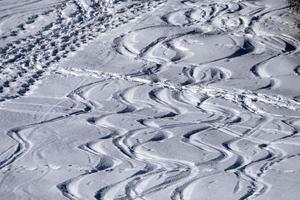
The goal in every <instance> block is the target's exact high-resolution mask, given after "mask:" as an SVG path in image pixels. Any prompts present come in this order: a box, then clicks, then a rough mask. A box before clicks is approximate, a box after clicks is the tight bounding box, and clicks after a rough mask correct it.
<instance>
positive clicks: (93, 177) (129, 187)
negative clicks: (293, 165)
mask: <svg viewBox="0 0 300 200" xmlns="http://www.w3.org/2000/svg"><path fill="white" fill-rule="evenodd" d="M25 2H26V1H24V2H22V3H20V4H17V5H16V7H17V8H19V9H20V10H22V8H23V7H24V6H25V7H26V6H28V5H30V4H32V5H35V4H36V3H39V2H42V0H41V1H27V3H28V4H27V3H25ZM0 5H1V0H0ZM268 5H269V4H268ZM172 6H173V7H172ZM164 8H167V9H166V10H163V9H164ZM170 8H172V9H170ZM175 8H176V9H175ZM5 9H8V10H9V9H12V7H10V6H7V8H6V7H5V8H4V9H3V11H5ZM287 9H288V6H287V5H280V6H278V7H277V6H276V5H275V6H274V7H273V6H263V3H261V4H259V3H256V1H246V0H244V1H243V0H234V1H227V0H221V1H214V0H203V1H193V0H182V1H174V2H172V1H165V0H153V1H134V0H132V1H129V0H128V1H109V0H108V1H98V0H69V1H61V2H57V3H54V6H49V7H47V9H41V10H42V11H39V12H40V13H39V14H35V15H31V16H29V17H27V18H26V20H25V21H24V22H20V24H18V25H16V27H15V28H12V29H11V30H10V31H8V32H7V33H1V32H0V33H1V34H0V41H5V42H3V43H5V45H2V46H1V47H0V101H1V103H0V109H1V111H3V112H4V111H12V112H15V111H17V112H18V111H19V112H20V113H22V112H25V113H26V112H27V113H28V110H27V111H26V109H25V110H22V109H20V110H18V106H19V107H21V108H22V105H23V104H22V103H20V102H19V101H20V100H22V99H23V98H27V97H30V95H31V94H32V93H34V91H35V89H36V88H38V87H39V85H40V84H42V83H43V81H46V80H47V78H50V77H52V76H55V77H61V78H62V77H63V78H65V79H66V80H68V79H69V78H74V79H80V80H82V81H80V82H79V83H78V85H77V86H75V89H72V90H71V91H70V92H68V93H67V94H66V95H65V97H64V98H60V99H59V100H58V101H57V102H56V103H55V104H53V105H52V106H51V105H50V106H46V105H45V104H44V103H43V101H42V100H45V101H46V100H49V99H47V98H46V97H41V99H40V101H41V102H40V103H39V102H36V103H32V105H31V103H28V102H27V103H25V106H26V105H27V106H33V107H38V108H39V107H41V111H34V110H33V111H32V112H33V113H34V114H38V113H40V112H41V116H40V117H37V119H35V122H32V123H27V124H25V125H18V123H15V126H14V127H12V128H9V129H8V130H5V131H4V132H3V133H2V134H3V135H2V137H6V138H8V139H9V140H10V141H12V142H13V144H12V145H11V146H9V147H7V148H5V149H3V148H1V151H2V152H0V171H1V179H0V193H1V194H0V196H3V198H5V199H41V198H45V199H53V198H54V199H72V200H73V199H75V200H77V199H78V200H80V199H103V200H111V199H118V200H123V199H129V200H134V199H143V200H149V199H171V200H187V199H199V198H203V199H210V197H209V195H213V196H212V197H211V199H240V200H250V199H267V198H268V196H267V197H265V196H264V195H268V194H270V193H272V191H273V190H272V189H273V188H274V186H273V183H272V182H270V181H269V179H267V178H265V177H268V175H269V174H270V173H273V172H274V171H276V170H279V171H280V168H278V169H277V168H276V166H281V165H282V163H286V162H289V161H291V160H292V159H297V158H298V157H299V156H300V148H299V141H298V140H297V139H298V137H299V130H300V113H299V112H300V103H299V94H298V96H296V97H294V98H292V97H289V96H286V95H284V94H275V93H274V94H273V93H272V92H266V90H267V91H272V90H273V89H275V90H276V88H277V87H278V84H280V83H281V81H282V80H283V79H282V77H284V75H286V74H284V73H287V72H286V71H284V72H281V71H276V69H273V68H271V67H272V62H275V61H276V60H277V59H281V58H290V57H292V58H293V59H295V60H297V61H299V47H300V44H299V40H298V39H297V38H295V37H294V36H293V35H288V34H285V33H282V34H281V33H280V31H282V30H276V27H273V28H271V26H272V25H273V23H275V22H274V21H272V20H275V19H277V20H278V21H276V23H280V24H282V23H283V22H282V21H280V20H279V19H278V18H279V17H278V16H282V15H284V14H283V12H287ZM155 11H157V13H158V16H159V20H160V24H153V23H151V24H147V23H145V24H146V25H143V26H138V28H132V29H130V31H127V32H125V33H123V34H118V35H117V36H116V37H115V38H113V40H112V44H111V50H110V51H113V53H114V54H115V55H118V56H123V57H126V58H128V59H131V60H134V61H137V62H140V63H142V64H143V65H142V66H141V67H140V69H139V70H138V71H136V72H134V73H123V72H122V71H121V70H120V72H118V73H117V72H110V71H106V70H102V69H101V67H97V66H94V67H95V68H96V69H95V70H93V69H85V66H80V67H73V66H71V67H68V66H66V67H63V68H62V67H60V65H59V63H60V62H63V61H64V60H65V59H67V58H70V57H71V56H72V55H75V53H76V52H78V51H79V50H84V49H85V48H88V46H89V44H90V43H92V42H94V41H97V39H99V38H101V37H102V36H103V35H104V34H106V33H108V34H109V33H110V31H114V30H116V29H118V27H119V28H122V27H123V26H126V25H128V24H131V23H134V22H135V21H134V20H137V19H141V20H143V19H145V20H147V19H150V18H151V17H152V16H151V14H152V13H155ZM20 12H21V11H20ZM19 14H21V13H19ZM43 18H49V19H50V20H49V21H50V23H48V24H43V26H40V30H37V31H33V32H31V31H32V30H30V26H33V25H35V24H39V20H41V19H43ZM0 20H3V21H5V20H6V16H3V17H2V18H1V19H0ZM0 22H1V21H0ZM139 22H140V21H139ZM141 23H143V21H141ZM0 30H1V29H0ZM278 32H279V33H278ZM145 36H148V37H145ZM216 46H217V47H218V49H217V50H218V51H217V50H216ZM205 48H206V49H207V51H204V49H205ZM210 48H211V49H212V50H210ZM199 49H200V50H199ZM206 52H208V53H206ZM212 53H213V55H214V56H213V57H211V56H210V55H211V54H212ZM255 56H261V57H260V58H259V59H258V60H257V62H256V63H254V64H252V65H251V66H248V68H247V69H245V70H248V71H247V72H245V73H249V74H250V75H249V77H251V78H249V79H250V80H251V81H253V82H259V81H261V80H265V79H267V80H268V81H269V83H268V84H267V85H265V86H263V87H260V88H258V89H256V90H251V89H247V87H245V88H243V85H241V86H240V85H236V87H222V83H224V82H225V81H230V80H232V77H231V76H232V74H233V73H232V72H231V71H230V70H229V69H227V68H226V67H219V65H220V63H222V62H234V61H235V60H237V59H240V58H246V57H255ZM113 59H114V58H113ZM116 59H117V58H116ZM297 61H296V62H297ZM103 62H105V61H103ZM246 64H247V63H246ZM298 64H299V62H298ZM112 67H113V66H112ZM176 70H178V71H180V78H178V79H177V78H176V77H175V78H174V77H172V75H171V74H172V73H177V71H176ZM287 70H290V71H288V72H291V73H292V74H293V76H298V75H299V65H297V66H294V65H292V64H291V66H289V68H288V69H287ZM117 71H118V70H117ZM281 73H283V75H282V76H281ZM278 74H279V75H278ZM178 77H179V76H178ZM182 77H183V78H182ZM218 83H220V84H218ZM34 97H36V96H34ZM50 99H53V100H55V98H54V97H53V98H50ZM21 102H22V101H21ZM13 106H15V108H13ZM44 107H45V108H44ZM42 108H43V109H44V110H43V109H42ZM10 109H11V110H10ZM37 110H38V109H37ZM37 116H38V115H37ZM72 125H73V126H74V130H73V129H71V130H70V131H68V126H70V127H71V126H72ZM56 129H57V130H56ZM60 129H61V130H60ZM92 130H93V131H94V132H96V134H94V135H88V134H89V133H90V132H89V131H91V132H93V131H92ZM85 132H86V135H85V134H84V133H85ZM44 137H45V138H44ZM80 137H81V138H80ZM49 148H50V149H51V150H49ZM56 148H57V149H58V150H56ZM70 154H73V155H70ZM60 156H61V158H60ZM77 157H78V158H77ZM68 162H69V164H68ZM70 163H71V164H70ZM73 163H75V164H73ZM292 172H293V173H296V172H297V170H294V171H293V170H292ZM281 173H284V172H283V171H281ZM18 177H20V178H18ZM10 181H12V184H10ZM43 183H46V185H47V186H46V187H49V188H47V189H46V190H44V189H41V191H39V188H40V184H43ZM53 188H54V189H53ZM220 188H224V189H220ZM213 190H214V191H213ZM212 193H213V194H212ZM214 195H215V196H214Z"/></svg>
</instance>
